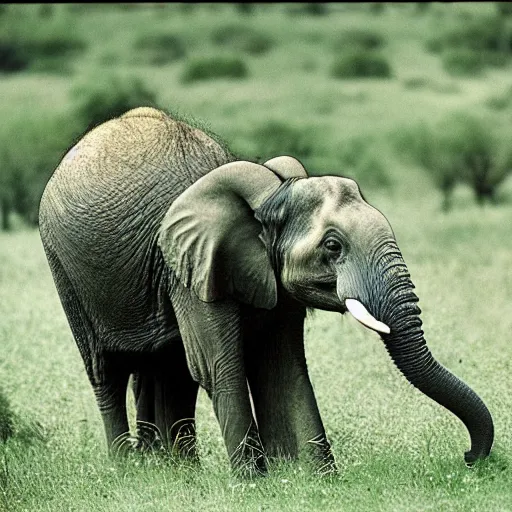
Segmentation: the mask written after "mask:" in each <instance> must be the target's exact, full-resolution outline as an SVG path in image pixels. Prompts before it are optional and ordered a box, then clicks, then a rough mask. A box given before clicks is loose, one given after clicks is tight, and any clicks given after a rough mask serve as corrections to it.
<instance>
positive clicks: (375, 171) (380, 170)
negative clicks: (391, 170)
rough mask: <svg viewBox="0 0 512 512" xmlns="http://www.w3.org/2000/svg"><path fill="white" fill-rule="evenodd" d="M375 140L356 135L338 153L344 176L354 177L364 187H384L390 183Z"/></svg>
mask: <svg viewBox="0 0 512 512" xmlns="http://www.w3.org/2000/svg"><path fill="white" fill-rule="evenodd" d="M374 147H375V141H373V140H371V139H369V138H368V137H364V138H362V137H356V138H353V139H350V140H348V141H345V142H343V143H342V145H341V149H340V150H339V151H338V154H337V159H336V160H337V162H338V165H339V166H341V169H342V174H343V176H347V177H349V178H353V179H354V180H356V181H357V182H358V183H359V185H360V186H361V187H362V188H368V189H373V188H382V187H388V186H389V185H390V178H389V175H388V173H387V171H386V168H385V166H384V164H383V163H382V158H381V157H380V156H379V155H377V154H376V152H375V150H374Z"/></svg>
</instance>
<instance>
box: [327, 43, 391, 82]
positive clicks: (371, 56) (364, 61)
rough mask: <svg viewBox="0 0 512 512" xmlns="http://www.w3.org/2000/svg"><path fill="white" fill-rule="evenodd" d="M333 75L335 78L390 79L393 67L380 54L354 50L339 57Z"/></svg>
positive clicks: (334, 65) (333, 66) (332, 71)
mask: <svg viewBox="0 0 512 512" xmlns="http://www.w3.org/2000/svg"><path fill="white" fill-rule="evenodd" d="M331 75H332V76H333V77H334V78H389V77H391V67H390V65H389V63H388V61H387V60H386V58H385V57H384V56H382V55H380V54H379V53H376V52H372V51H365V50H360V49H354V50H351V51H347V52H346V53H344V54H341V55H339V56H338V57H337V59H336V61H335V62H334V64H333V65H332V68H331Z"/></svg>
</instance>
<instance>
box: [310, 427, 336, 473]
mask: <svg viewBox="0 0 512 512" xmlns="http://www.w3.org/2000/svg"><path fill="white" fill-rule="evenodd" d="M306 452H307V455H308V459H309V461H310V463H311V465H312V466H313V468H314V471H315V473H316V474H318V475H321V476H328V475H335V474H337V473H338V468H337V467H336V462H335V461H334V455H333V454H332V451H331V445H330V444H329V441H327V438H326V437H325V435H324V434H319V435H318V436H315V437H314V438H312V439H310V440H309V441H308V442H307V445H306Z"/></svg>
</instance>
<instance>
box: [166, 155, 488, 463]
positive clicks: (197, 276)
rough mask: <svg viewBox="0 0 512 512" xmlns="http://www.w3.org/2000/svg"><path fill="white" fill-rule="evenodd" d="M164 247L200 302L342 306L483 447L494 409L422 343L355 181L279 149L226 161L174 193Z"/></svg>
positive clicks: (402, 270)
mask: <svg viewBox="0 0 512 512" xmlns="http://www.w3.org/2000/svg"><path fill="white" fill-rule="evenodd" d="M159 243H160V247H161V248H162V251H163V254H164V258H165V260H166V262H167V263H168V264H169V266H170V267H171V268H172V269H173V270H174V272H175V274H176V276H177V277H178V278H179V279H180V280H181V282H182V283H183V284H184V285H185V286H190V287H191V288H192V289H193V290H194V291H195V293H196V294H197V295H198V297H199V298H200V299H202V300H203V301H214V300H219V299H222V298H224V297H227V296H232V297H235V298H237V299H238V300H240V301H242V302H245V303H248V304H252V305H253V306H255V307H258V308H267V309H272V308H274V307H275V306H276V304H277V302H278V300H279V298H280V296H281V295H283V294H284V295H288V296H291V297H292V298H293V299H295V300H296V301H299V302H301V303H302V304H303V305H305V306H308V307H313V308H319V309H324V310H330V311H336V312H339V313H341V314H343V313H346V312H347V311H349V312H350V313H351V314H352V315H354V316H355V318H356V319H357V320H359V321H360V322H361V323H362V324H364V325H365V326H366V327H368V328H370V329H373V330H374V331H376V332H378V333H379V334H380V336H381V338H382V339H383V341H384V343H385V346H386V348H387V350H388V351H389V353H390V355H391V357H392V359H393V361H394V362H395V364H396V365H397V367H398V368H399V370H400V371H401V372H402V373H403V375H404V376H405V377H406V378H407V380H408V381H409V382H411V383H412V384H413V385H414V386H415V387H417V388H418V389H419V390H420V391H422V392H423V393H424V394H426V395H427V396H429V397H430V398H432V399H433V400H435V401H436V402H438V403H439V404H441V405H443V406H444V407H446V408H447V409H448V410H450V411H451V412H452V413H454V414H455V415H456V416H458V417H459V418H460V419H461V421H462V422H463V423H464V424H465V426H466V427H467V429H468V431H469V434H470V438H471V449H470V451H468V452H466V454H465V460H466V462H467V463H468V464H470V463H473V462H474V461H475V460H476V459H478V458H482V457H485V456H487V455H488V454H489V452H490V449H491V446H492V442H493V435H494V434H493V423H492V418H491V415H490V413H489V411H488V409H487V407H486V406H485V404H484V403H483V402H482V400H481V399H480V398H479V397H478V396H477V395H476V394H475V393H474V392H473V391H472V390H471V389H470V388H469V387H468V386H467V385H466V384H464V383H463V382H462V381H460V380H459V379H458V378H457V377H455V376H454V375H453V374H451V373H450V372H449V371H448V370H447V369H446V368H444V367H443V366H442V365H441V364H440V363H438V362H437V361H436V360H435V359H434V357H433V356H432V354H431V352H430V351H429V349H428V348H427V345H426V343H425V339H424V336H423V331H422V322H421V318H420V309H419V307H418V305H417V302H418V298H417V296H416V295H415V293H414V291H413V290H414V285H413V283H412V281H411V279H410V275H409V272H408V270H407V267H406V265H405V263H404V260H403V257H402V255H401V252H400V250H399V249H398V246H397V244H396V240H395V237H394V234H393V231H392V229H391V227H390V225H389V223H388V221H387V220H386V218H385V217H384V215H382V214H381V213H380V212H379V211H378V210H376V209H375V208H373V207H372V206H370V205H369V204H368V203H367V202H366V201H365V200H364V198H363V197H362V196H361V193H360V191H359V187H358V185H357V184H356V183H355V182H354V181H353V180H350V179H346V178H342V177H337V176H323V177H307V174H306V172H305V171H304V168H303V167H302V165H301V164H300V163H299V162H298V161H297V160H295V159H293V158H291V157H280V158H277V159H274V160H271V161H269V162H267V163H266V164H265V165H263V166H261V165H256V164H253V163H250V162H232V163H230V164H226V165H223V166H221V167H219V168H217V169H215V170H214V171H211V172H210V173H209V174H207V175H206V176H204V177H203V178H201V179H199V180H198V181H197V182H196V183H194V184H193V185H192V186H191V187H190V188H189V189H187V190H186V191H185V192H184V193H183V194H181V196H180V197H179V198H178V199H177V200H176V201H175V202H174V203H173V205H172V207H171V208H170V210H169V211H168V213H167V215H166V217H165V219H164V222H163V224H162V227H161V232H160V240H159Z"/></svg>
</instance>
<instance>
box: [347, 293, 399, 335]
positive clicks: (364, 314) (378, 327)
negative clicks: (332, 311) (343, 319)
mask: <svg viewBox="0 0 512 512" xmlns="http://www.w3.org/2000/svg"><path fill="white" fill-rule="evenodd" d="M345 306H347V309H348V310H349V311H350V313H351V314H352V316H353V317H354V318H355V319H356V320H357V321H358V322H361V323H362V324H363V325H364V326H365V327H368V328H370V329H373V330H374V331H377V332H383V333H384V334H389V333H390V332H391V329H390V328H389V327H388V326H387V325H386V324H383V323H382V322H379V321H378V320H376V319H375V318H374V317H373V316H372V315H370V313H368V310H367V309H366V308H365V307H364V306H363V305H362V304H361V303H360V302H359V301H358V300H356V299H346V300H345Z"/></svg>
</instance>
